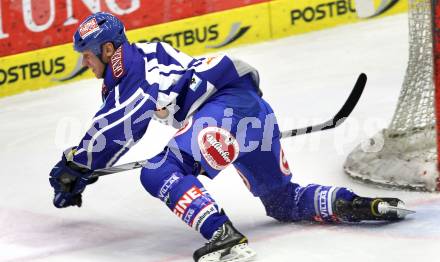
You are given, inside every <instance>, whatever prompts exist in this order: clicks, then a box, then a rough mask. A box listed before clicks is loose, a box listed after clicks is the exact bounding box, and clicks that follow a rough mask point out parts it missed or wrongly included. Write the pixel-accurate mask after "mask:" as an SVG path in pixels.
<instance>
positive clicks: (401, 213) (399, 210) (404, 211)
mask: <svg viewBox="0 0 440 262" xmlns="http://www.w3.org/2000/svg"><path fill="white" fill-rule="evenodd" d="M387 209H388V210H391V211H394V212H396V213H397V216H398V217H399V218H405V217H406V216H407V215H411V214H415V213H416V211H414V210H409V209H406V208H402V207H395V206H388V207H387Z"/></svg>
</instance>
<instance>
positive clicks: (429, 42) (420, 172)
mask: <svg viewBox="0 0 440 262" xmlns="http://www.w3.org/2000/svg"><path fill="white" fill-rule="evenodd" d="M408 2H409V7H408V8H409V11H408V20H409V23H408V25H409V61H408V67H407V70H406V75H405V79H404V82H403V86H402V89H401V91H400V96H399V100H398V104H397V107H396V110H395V113H394V116H393V118H392V120H391V123H390V124H389V126H388V127H387V128H386V129H384V130H381V131H380V132H379V133H377V134H376V135H375V136H374V137H372V138H370V139H368V140H367V141H364V142H363V143H361V144H360V145H358V146H357V147H356V148H355V149H354V150H353V151H352V152H351V153H350V154H349V155H348V157H347V160H346V162H345V164H344V170H345V171H346V173H348V174H349V175H350V176H351V177H353V178H356V179H360V180H362V181H365V182H369V183H374V184H377V185H383V186H389V187H398V188H406V189H411V190H420V191H440V180H439V172H438V155H437V144H438V143H437V128H438V127H436V122H437V120H436V118H437V117H436V109H435V106H436V105H435V96H436V92H437V91H436V90H435V88H434V86H435V85H434V83H433V82H434V77H433V76H434V75H436V74H435V73H434V72H435V71H436V69H435V67H434V65H435V64H436V63H435V61H436V59H435V55H433V54H436V51H435V50H436V48H434V49H433V38H434V40H436V38H437V36H436V35H434V37H433V33H432V32H433V29H435V28H440V27H435V24H436V22H437V20H436V19H433V16H435V15H432V14H435V13H437V12H436V5H439V6H440V4H437V0H409V1H408ZM439 22H440V20H439ZM439 24H440V23H439ZM434 43H435V41H434ZM434 47H436V45H435V44H434ZM437 56H438V55H437ZM433 58H434V59H433ZM439 60H440V58H439Z"/></svg>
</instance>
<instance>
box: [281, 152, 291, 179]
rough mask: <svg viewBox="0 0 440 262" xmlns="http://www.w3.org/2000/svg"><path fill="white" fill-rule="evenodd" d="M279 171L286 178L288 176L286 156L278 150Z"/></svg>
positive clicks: (288, 169)
mask: <svg viewBox="0 0 440 262" xmlns="http://www.w3.org/2000/svg"><path fill="white" fill-rule="evenodd" d="M280 169H281V172H283V174H285V175H286V176H288V175H290V168H289V163H288V162H287V159H286V156H285V155H284V151H283V149H282V148H281V149H280Z"/></svg>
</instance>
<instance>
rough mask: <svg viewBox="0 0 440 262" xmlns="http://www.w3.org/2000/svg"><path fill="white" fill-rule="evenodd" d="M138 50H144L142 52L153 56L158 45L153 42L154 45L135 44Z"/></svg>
mask: <svg viewBox="0 0 440 262" xmlns="http://www.w3.org/2000/svg"><path fill="white" fill-rule="evenodd" d="M135 45H136V47H137V48H140V49H142V52H144V54H151V53H156V50H157V43H155V42H152V43H148V44H145V43H137V44H135Z"/></svg>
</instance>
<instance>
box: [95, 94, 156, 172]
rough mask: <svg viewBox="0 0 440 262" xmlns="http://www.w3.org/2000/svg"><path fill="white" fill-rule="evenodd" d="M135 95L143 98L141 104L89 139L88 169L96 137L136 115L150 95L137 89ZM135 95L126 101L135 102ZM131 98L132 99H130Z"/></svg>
mask: <svg viewBox="0 0 440 262" xmlns="http://www.w3.org/2000/svg"><path fill="white" fill-rule="evenodd" d="M139 91H140V92H139ZM137 93H141V95H142V96H143V98H142V100H141V102H140V103H138V104H137V105H136V107H135V108H133V109H132V110H130V112H128V114H126V115H124V116H123V117H122V118H120V119H118V120H117V121H115V122H113V123H111V124H109V125H106V126H105V127H104V128H102V129H100V130H98V132H96V133H95V134H93V136H92V138H90V141H89V144H88V147H87V166H88V167H91V166H92V157H93V155H92V153H93V152H94V150H93V145H94V144H95V141H96V140H97V139H98V137H100V136H101V135H102V134H103V133H104V132H105V131H107V130H109V129H111V128H113V127H114V126H116V125H118V124H120V123H122V122H123V121H125V120H126V119H127V118H130V117H131V116H132V115H133V114H134V113H136V112H137V111H138V110H139V108H141V107H142V106H143V105H144V104H145V103H146V102H147V101H148V99H149V98H150V95H149V94H146V93H144V91H143V90H142V89H141V88H138V89H137V90H136V92H135V94H137ZM135 94H134V95H133V96H131V97H130V99H128V100H132V101H135V99H137V98H139V95H138V96H136V97H135ZM133 97H134V98H133ZM132 98H133V99H132ZM128 100H127V101H128ZM124 103H125V102H124ZM111 111H114V110H111ZM103 115H108V113H106V114H103ZM101 118H102V115H101V116H99V119H101ZM92 126H93V125H92Z"/></svg>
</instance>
